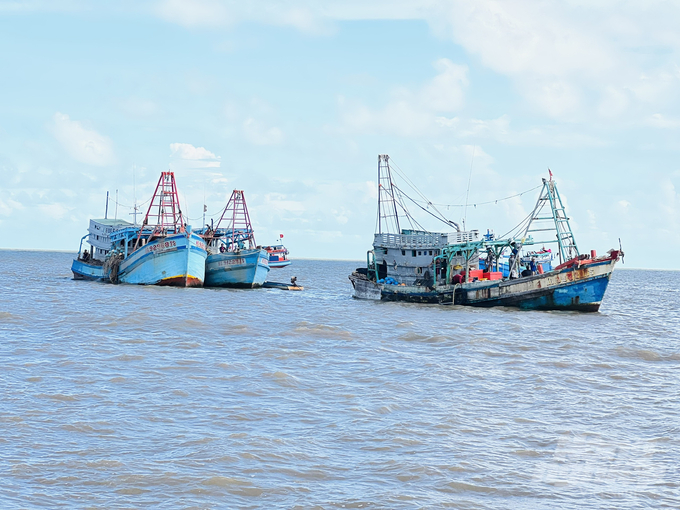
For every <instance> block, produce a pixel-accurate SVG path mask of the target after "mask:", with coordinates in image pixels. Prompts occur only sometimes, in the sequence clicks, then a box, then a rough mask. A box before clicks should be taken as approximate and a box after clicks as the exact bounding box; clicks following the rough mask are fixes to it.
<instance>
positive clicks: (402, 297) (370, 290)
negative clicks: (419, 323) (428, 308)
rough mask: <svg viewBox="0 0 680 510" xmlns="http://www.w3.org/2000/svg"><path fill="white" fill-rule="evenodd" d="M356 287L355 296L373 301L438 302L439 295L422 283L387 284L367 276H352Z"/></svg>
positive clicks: (351, 278) (351, 279)
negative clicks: (369, 278)
mask: <svg viewBox="0 0 680 510" xmlns="http://www.w3.org/2000/svg"><path fill="white" fill-rule="evenodd" d="M349 279H350V281H351V282H352V285H353V287H354V294H353V297H354V298H356V299H367V300H373V301H380V300H382V301H404V302H407V303H438V302H439V295H438V294H437V292H436V291H434V290H429V289H428V288H427V287H423V286H421V285H387V284H385V283H376V282H374V281H372V280H367V279H365V278H358V277H356V276H355V275H352V276H350V278H349Z"/></svg>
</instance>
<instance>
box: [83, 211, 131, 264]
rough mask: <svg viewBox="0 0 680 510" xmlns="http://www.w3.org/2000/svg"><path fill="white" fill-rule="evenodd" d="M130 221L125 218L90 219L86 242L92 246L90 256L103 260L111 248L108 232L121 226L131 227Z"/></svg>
mask: <svg viewBox="0 0 680 510" xmlns="http://www.w3.org/2000/svg"><path fill="white" fill-rule="evenodd" d="M131 226H132V223H130V222H129V221H125V220H112V219H107V218H105V219H97V220H90V228H88V229H87V230H88V232H89V234H88V236H87V242H88V243H89V244H90V246H91V247H92V253H91V256H92V258H94V259H95V260H99V261H102V262H103V261H104V259H105V258H106V255H107V253H109V250H111V239H110V238H109V234H111V232H113V231H114V230H117V229H119V228H123V227H131Z"/></svg>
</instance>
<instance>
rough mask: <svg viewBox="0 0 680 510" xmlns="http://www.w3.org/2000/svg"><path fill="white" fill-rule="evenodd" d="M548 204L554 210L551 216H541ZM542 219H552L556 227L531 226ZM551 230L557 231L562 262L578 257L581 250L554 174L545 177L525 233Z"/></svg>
mask: <svg viewBox="0 0 680 510" xmlns="http://www.w3.org/2000/svg"><path fill="white" fill-rule="evenodd" d="M546 204H549V205H550V210H551V212H552V215H551V216H541V212H542V210H543V208H544V206H545V205H546ZM541 221H552V223H553V224H554V227H553V226H551V227H549V228H531V227H532V225H533V223H534V222H541ZM549 230H554V231H555V232H556V237H557V244H558V246H559V257H560V263H563V262H566V261H567V260H571V259H573V258H575V257H578V255H579V251H578V247H577V246H576V239H575V238H574V233H573V232H572V230H571V226H570V225H569V217H568V216H567V212H566V208H565V207H564V203H563V202H562V198H561V197H560V193H559V191H557V185H556V183H555V181H553V180H552V174H551V175H550V179H549V180H546V179H543V189H542V190H541V194H540V195H539V198H538V201H537V202H536V207H535V208H534V211H533V213H532V216H531V219H530V220H529V224H528V225H527V230H526V232H525V234H524V235H525V237H526V236H527V235H529V234H530V233H532V232H544V231H549Z"/></svg>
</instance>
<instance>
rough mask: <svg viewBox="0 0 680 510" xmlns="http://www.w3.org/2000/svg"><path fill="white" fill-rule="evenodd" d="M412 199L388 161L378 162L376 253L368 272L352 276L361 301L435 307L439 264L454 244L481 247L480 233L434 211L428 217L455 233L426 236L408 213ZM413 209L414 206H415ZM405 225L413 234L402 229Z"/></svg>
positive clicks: (360, 270)
mask: <svg viewBox="0 0 680 510" xmlns="http://www.w3.org/2000/svg"><path fill="white" fill-rule="evenodd" d="M407 199H409V200H410V198H409V197H408V196H407V195H406V194H405V193H404V192H403V191H402V190H401V189H400V188H399V187H397V185H396V184H395V178H394V176H393V172H392V168H391V166H390V158H389V156H388V155H386V154H381V155H380V156H378V219H377V231H376V232H375V234H374V237H373V249H372V250H369V251H368V252H367V254H366V267H363V268H358V269H357V270H356V271H354V273H352V274H351V275H350V276H349V279H350V282H352V286H353V288H354V293H353V297H355V298H357V299H381V300H385V301H409V302H417V303H437V302H439V296H438V294H437V292H436V290H435V288H434V284H435V278H436V277H437V275H436V274H435V271H437V270H438V271H441V267H435V263H434V261H435V259H436V258H437V257H439V256H440V255H441V253H442V250H443V249H444V248H445V247H446V246H448V245H450V244H451V243H461V242H470V241H477V240H478V239H479V238H480V236H479V231H477V230H471V231H462V230H461V229H460V227H459V225H458V224H457V223H456V222H454V221H451V220H448V219H446V218H445V217H444V216H443V215H442V214H441V213H439V212H438V211H437V210H436V208H435V207H434V206H433V207H432V212H430V214H433V215H435V217H437V219H439V220H440V221H442V222H443V223H444V224H446V225H447V226H449V227H450V228H452V229H454V230H453V231H451V232H431V231H428V230H425V229H424V228H423V227H422V226H421V225H420V224H419V223H418V222H417V221H416V219H415V218H414V217H413V216H412V215H411V214H410V213H409V211H408V208H407V207H406V200H407ZM414 203H415V202H414ZM405 223H407V224H408V226H409V227H410V228H403V227H404V226H405ZM463 262H464V259H463V258H462V257H459V260H456V258H455V257H452V258H451V261H450V263H452V264H457V263H458V264H462V263H463Z"/></svg>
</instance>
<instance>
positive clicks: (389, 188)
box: [378, 154, 401, 234]
mask: <svg viewBox="0 0 680 510" xmlns="http://www.w3.org/2000/svg"><path fill="white" fill-rule="evenodd" d="M383 230H384V231H385V232H386V233H394V234H400V233H401V229H400V228H399V215H398V213H397V199H396V197H395V193H394V187H393V185H392V171H391V170H390V157H389V156H388V155H387V154H380V155H379V156H378V234H382V233H383Z"/></svg>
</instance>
